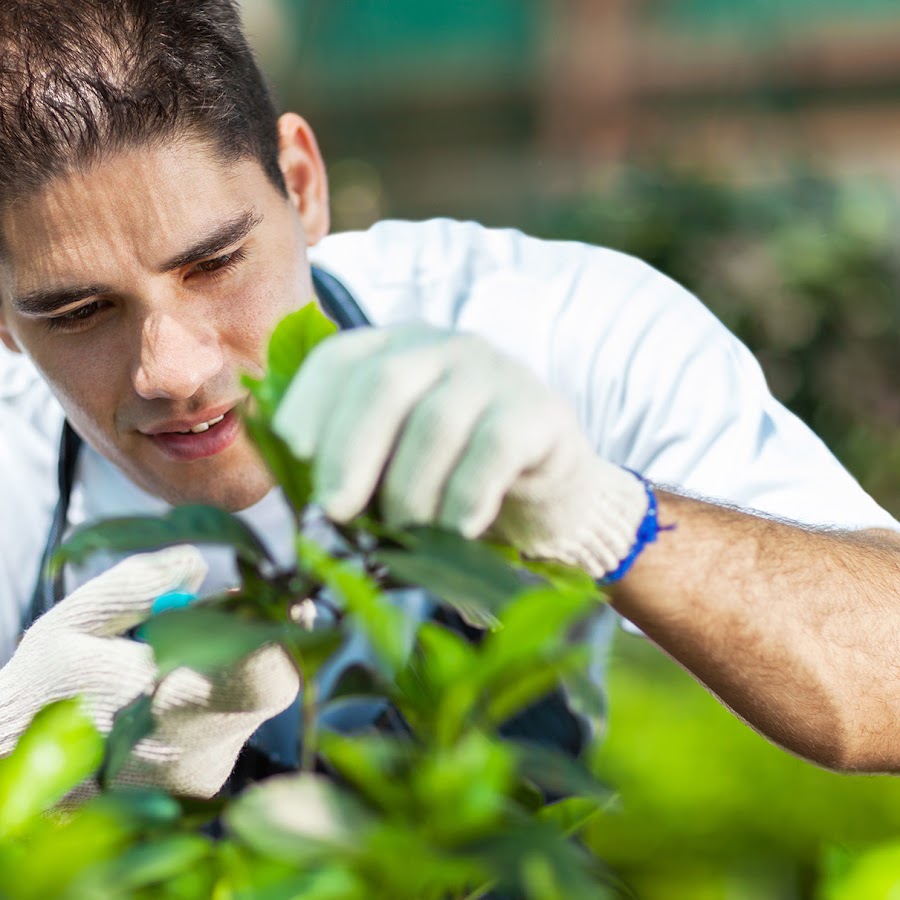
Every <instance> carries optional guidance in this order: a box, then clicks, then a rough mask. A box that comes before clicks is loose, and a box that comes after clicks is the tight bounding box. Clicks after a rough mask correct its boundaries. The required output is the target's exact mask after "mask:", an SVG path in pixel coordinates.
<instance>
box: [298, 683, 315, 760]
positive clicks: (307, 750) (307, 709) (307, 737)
mask: <svg viewBox="0 0 900 900" xmlns="http://www.w3.org/2000/svg"><path fill="white" fill-rule="evenodd" d="M317 718H318V717H317V716H316V684H315V682H314V681H312V680H311V679H310V680H309V681H305V680H304V683H303V747H302V752H301V757H300V771H301V772H312V771H313V769H314V768H315V765H316V745H317V744H318V732H317V728H318V726H317Z"/></svg>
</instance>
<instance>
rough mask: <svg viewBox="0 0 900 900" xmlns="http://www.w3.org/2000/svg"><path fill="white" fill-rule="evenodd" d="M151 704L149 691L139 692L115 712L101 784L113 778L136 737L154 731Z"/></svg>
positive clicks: (129, 751) (121, 766) (132, 747)
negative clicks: (145, 692) (138, 694)
mask: <svg viewBox="0 0 900 900" xmlns="http://www.w3.org/2000/svg"><path fill="white" fill-rule="evenodd" d="M152 706H153V696H152V694H141V695H140V696H139V697H137V698H135V699H134V700H132V702H131V703H129V704H128V705H127V706H125V707H123V708H122V709H120V710H119V711H118V712H117V713H116V715H115V718H114V719H113V727H112V730H111V731H110V733H109V736H108V737H107V739H106V753H105V755H104V758H103V765H102V766H101V767H100V774H99V776H98V777H99V780H100V786H101V787H104V788H105V787H108V786H109V785H110V784H111V783H112V782H113V781H114V780H115V778H116V776H117V775H118V774H119V772H121V771H122V768H123V766H124V765H125V764H126V763H127V762H128V758H129V757H130V756H131V751H132V750H133V749H134V747H135V746H136V745H137V743H138V741H141V740H142V739H143V738H145V737H147V735H148V734H150V732H151V731H153V714H152V711H151V710H152Z"/></svg>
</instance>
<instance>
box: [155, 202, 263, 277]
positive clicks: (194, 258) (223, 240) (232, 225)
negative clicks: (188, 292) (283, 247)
mask: <svg viewBox="0 0 900 900" xmlns="http://www.w3.org/2000/svg"><path fill="white" fill-rule="evenodd" d="M262 218H263V217H262V215H261V214H260V213H258V212H255V211H254V210H248V211H247V212H245V213H241V214H240V215H239V216H236V217H235V218H234V219H232V220H231V221H230V222H226V223H225V224H224V225H222V226H220V227H219V228H217V229H216V230H215V231H214V232H213V233H212V234H209V235H207V236H206V237H204V238H202V239H201V240H199V241H197V243H196V244H194V246H193V247H190V248H189V249H187V250H185V251H184V252H183V253H179V254H178V255H177V256H173V257H172V258H171V259H170V260H169V261H168V262H167V263H165V264H164V265H163V266H162V268H161V271H162V272H171V271H172V270H173V269H180V268H182V267H183V266H189V265H190V264H191V263H195V262H200V260H202V259H205V258H206V257H207V256H214V255H215V254H216V253H221V252H222V250H224V249H225V248H226V247H230V246H231V245H232V244H236V243H237V242H238V241H242V240H243V239H244V238H245V237H247V235H248V234H250V232H251V231H253V229H254V228H256V226H257V225H259V223H260V222H262Z"/></svg>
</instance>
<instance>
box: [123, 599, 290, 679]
mask: <svg viewBox="0 0 900 900" xmlns="http://www.w3.org/2000/svg"><path fill="white" fill-rule="evenodd" d="M286 628H287V626H286V625H281V624H278V623H276V622H265V621H254V620H251V619H245V618H240V617H238V616H235V615H229V614H228V613H224V612H219V611H218V610H215V609H204V608H202V607H199V606H192V607H188V608H184V609H174V610H169V611H168V612H164V613H160V615H158V616H154V617H153V618H152V619H149V620H148V621H147V622H145V623H144V625H142V626H141V633H142V635H143V637H144V638H145V640H146V641H147V643H148V644H150V646H151V647H152V648H153V652H154V654H155V655H156V664H157V666H158V667H159V671H160V675H161V676H163V677H164V676H166V675H168V674H169V673H170V672H172V671H173V670H175V669H177V668H179V667H180V666H187V667H188V668H190V669H193V670H194V671H196V672H200V673H202V674H206V675H209V674H213V673H215V672H218V671H220V670H221V669H224V668H226V667H227V666H231V665H234V664H235V663H237V662H238V661H239V660H241V659H243V658H244V657H245V656H247V655H248V654H249V653H252V652H253V651H254V650H256V649H258V648H259V647H261V646H263V645H264V644H270V643H273V642H274V641H278V640H280V639H281V638H283V637H284V636H285V634H286Z"/></svg>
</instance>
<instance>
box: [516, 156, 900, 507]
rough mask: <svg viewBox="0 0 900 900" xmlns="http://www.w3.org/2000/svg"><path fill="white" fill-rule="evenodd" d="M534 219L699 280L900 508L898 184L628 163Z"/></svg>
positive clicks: (546, 228)
mask: <svg viewBox="0 0 900 900" xmlns="http://www.w3.org/2000/svg"><path fill="white" fill-rule="evenodd" d="M530 225H531V228H530V230H532V231H535V232H537V233H539V234H541V235H543V236H547V237H554V238H572V239H577V240H583V241H588V242H590V243H595V244H600V245H604V246H610V247H615V248H617V249H621V250H624V251H626V252H629V253H633V254H634V255H635V256H638V257H640V258H641V259H644V260H646V261H647V262H649V263H650V264H652V265H654V266H656V267H657V268H658V269H660V270H662V271H663V272H665V273H666V274H667V275H670V276H671V277H672V278H674V279H675V280H676V281H678V282H680V283H681V284H683V285H684V286H685V287H687V288H689V289H690V290H692V291H693V292H694V293H695V294H696V295H697V296H698V297H700V298H701V299H702V300H703V302H704V303H706V304H707V305H708V306H709V307H710V308H711V309H712V310H713V311H714V312H715V313H716V314H717V315H718V316H719V317H720V318H721V319H723V321H724V322H725V324H726V325H728V326H729V327H730V328H731V329H732V331H734V332H735V333H736V334H737V335H738V336H739V337H741V338H742V339H743V340H744V341H745V342H746V343H747V344H748V345H749V346H750V348H751V349H752V350H753V351H754V352H755V353H756V355H757V357H758V358H759V360H760V362H761V363H762V366H763V369H764V370H765V372H766V376H767V378H768V380H769V384H770V386H771V388H772V390H773V392H774V393H775V395H776V396H777V397H779V399H781V400H782V401H783V402H784V403H785V404H786V405H787V406H788V407H789V408H791V409H792V410H793V411H794V412H796V413H797V414H798V415H799V416H800V417H801V418H802V419H804V420H805V421H806V422H808V423H809V424H810V425H811V426H812V427H813V429H814V430H815V431H816V432H817V433H818V434H819V435H820V436H821V437H822V438H823V439H824V440H825V442H826V443H827V444H828V445H829V447H831V449H832V450H833V451H834V452H835V453H836V454H837V455H838V457H839V458H840V459H841V460H842V461H843V462H844V464H845V465H846V466H847V467H848V468H849V469H850V470H851V471H852V472H853V474H854V475H855V476H856V477H857V478H858V479H859V480H860V481H861V482H862V484H863V486H864V487H865V488H866V489H867V490H868V491H869V492H870V493H871V494H873V495H874V496H875V497H876V499H878V500H879V502H881V504H882V505H883V506H885V507H886V508H887V509H889V510H890V511H891V512H893V513H894V515H900V430H898V428H897V422H898V420H900V367H898V366H897V365H896V357H897V342H898V336H900V256H898V253H897V243H898V236H900V207H898V203H897V200H896V196H895V194H894V192H893V191H892V190H890V189H889V188H888V186H887V185H883V184H879V183H877V182H874V181H863V180H834V179H829V178H826V177H824V176H821V175H816V174H812V173H809V172H804V171H798V172H796V173H794V174H792V175H786V176H782V177H780V178H778V179H776V180H772V181H767V182H765V183H756V184H747V185H744V186H736V185H735V184H734V183H733V182H732V183H728V182H724V181H719V180H716V179H714V178H712V177H709V176H706V175H700V174H696V173H690V172H679V171H675V170H672V169H666V168H662V169H656V170H651V169H648V170H626V171H624V172H623V173H619V174H617V175H616V176H614V177H610V178H608V179H606V180H605V181H604V182H603V184H602V185H600V186H599V187H598V188H597V190H595V191H592V192H590V193H587V194H585V195H584V196H582V197H580V198H577V199H568V200H565V201H560V202H558V203H555V204H550V205H549V206H548V205H547V204H544V205H542V207H541V212H540V213H539V214H537V215H536V216H535V219H534V221H533V222H532V223H530ZM525 227H526V228H528V227H529V226H528V223H526V225H525Z"/></svg>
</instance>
